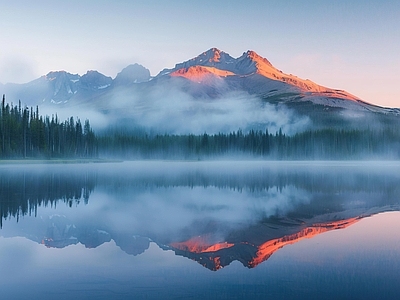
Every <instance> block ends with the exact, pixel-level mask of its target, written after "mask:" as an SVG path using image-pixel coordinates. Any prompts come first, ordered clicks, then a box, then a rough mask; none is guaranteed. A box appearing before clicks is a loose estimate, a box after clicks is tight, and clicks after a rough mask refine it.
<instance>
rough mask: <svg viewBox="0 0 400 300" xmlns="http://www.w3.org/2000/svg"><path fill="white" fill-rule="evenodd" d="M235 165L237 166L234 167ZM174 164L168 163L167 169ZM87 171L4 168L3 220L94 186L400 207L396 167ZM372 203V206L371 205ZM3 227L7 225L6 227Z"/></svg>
mask: <svg viewBox="0 0 400 300" xmlns="http://www.w3.org/2000/svg"><path fill="white" fill-rule="evenodd" d="M233 164H234V163H233ZM167 166H168V165H167ZM174 166H175V165H173V164H172V165H171V168H170V169H168V168H164V169H162V168H154V166H153V167H152V168H149V169H146V170H139V171H138V170H135V169H130V168H126V170H124V171H119V170H118V168H113V167H108V166H106V167H105V168H103V169H101V168H87V169H86V167H84V168H83V170H84V171H82V169H81V168H78V169H73V170H72V171H65V170H63V168H62V167H60V168H52V169H51V171H46V172H43V171H32V170H30V171H19V172H18V171H13V172H11V171H8V172H7V171H5V170H0V215H1V220H0V222H2V220H3V218H4V219H5V218H7V217H10V216H12V217H15V218H17V219H18V218H19V216H21V215H26V214H29V215H31V214H32V213H34V214H36V211H37V208H38V207H40V206H48V205H51V206H53V205H55V204H56V202H58V201H61V202H64V203H67V204H68V205H70V206H71V205H72V204H73V203H75V204H78V203H79V202H81V201H84V202H85V203H87V202H88V200H89V196H90V193H91V192H92V191H93V190H94V188H95V187H96V188H98V189H102V190H104V191H105V192H106V193H110V194H116V195H118V196H119V198H120V199H124V196H126V195H129V197H130V195H133V194H135V193H141V192H143V191H149V190H151V191H154V190H157V189H159V188H170V189H173V188H176V187H184V188H189V189H191V188H194V187H204V188H207V187H215V188H218V189H221V190H225V189H226V190H233V191H237V192H243V191H246V192H247V193H249V194H252V193H255V194H259V195H261V196H262V194H265V193H268V192H269V191H270V190H273V191H275V192H277V193H280V192H281V191H282V190H283V189H284V188H286V187H293V188H294V189H297V190H303V191H306V192H307V193H309V194H310V201H311V202H312V205H307V206H304V207H300V206H299V207H298V210H297V212H298V213H300V211H302V213H303V214H306V215H315V214H319V213H321V212H323V211H327V210H330V211H332V210H339V211H340V210H342V208H341V202H342V201H345V200H346V199H348V198H349V197H348V196H349V195H350V196H351V195H354V194H364V195H365V199H367V200H368V199H370V198H371V197H372V198H374V200H373V203H370V204H371V205H372V206H376V205H381V206H383V205H390V204H392V203H397V202H396V201H398V198H399V195H400V185H399V184H398V182H400V174H399V173H398V172H396V169H395V168H390V167H389V168H354V167H345V168H343V167H339V168H335V167H334V168H308V167H304V166H302V167H298V166H295V167H293V166H291V165H289V166H286V167H280V168H276V167H268V165H266V166H264V167H255V168H254V167H250V168H243V166H242V167H241V168H237V169H235V168H232V167H230V168H228V169H224V168H196V167H195V168H193V167H192V168H184V169H178V170H176V169H174ZM366 204H368V203H366ZM0 224H1V223H0Z"/></svg>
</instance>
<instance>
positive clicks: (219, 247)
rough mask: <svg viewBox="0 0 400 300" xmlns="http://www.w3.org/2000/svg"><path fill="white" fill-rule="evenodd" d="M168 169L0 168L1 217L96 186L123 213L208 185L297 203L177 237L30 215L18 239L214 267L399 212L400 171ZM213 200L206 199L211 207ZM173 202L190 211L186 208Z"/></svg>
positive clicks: (76, 199)
mask: <svg viewBox="0 0 400 300" xmlns="http://www.w3.org/2000/svg"><path fill="white" fill-rule="evenodd" d="M145 166H146V165H145ZM165 166H167V167H170V168H157V167H154V165H153V167H149V168H147V169H135V168H131V167H130V166H129V165H127V167H123V168H122V170H121V169H118V166H116V165H110V166H108V165H106V164H105V165H102V166H96V167H93V166H84V167H78V168H72V169H67V170H65V169H64V168H62V167H57V168H51V169H50V170H46V171H43V170H41V171H38V170H36V171H35V170H34V169H30V171H22V170H20V171H15V170H14V171H11V170H8V171H6V170H0V210H1V220H2V219H3V218H9V217H15V218H17V220H18V218H19V217H20V216H21V215H26V214H29V215H34V216H36V213H37V210H38V207H40V206H56V204H57V203H58V202H61V203H65V204H66V205H67V206H72V205H77V204H79V203H80V202H85V203H88V200H89V197H90V196H91V193H92V192H93V191H94V189H95V188H96V190H97V189H98V190H100V191H101V192H103V193H105V194H106V195H110V196H111V197H110V198H112V199H113V201H117V202H119V203H114V204H117V205H120V207H125V202H124V201H132V199H134V197H133V196H134V195H135V194H138V195H140V194H148V195H153V193H154V195H156V196H157V197H158V198H159V199H161V200H160V201H163V200H162V199H163V195H164V194H165V193H164V192H165V191H166V190H167V189H168V190H170V191H172V194H173V195H175V192H174V191H175V190H174V189H176V188H179V190H182V188H184V189H185V190H186V191H188V192H189V193H190V191H191V190H193V193H196V191H198V190H199V189H195V188H200V189H202V188H204V189H205V190H207V188H209V187H212V188H214V189H215V188H216V189H219V190H222V191H223V192H224V191H234V193H231V194H230V195H233V196H234V195H236V193H237V194H244V195H245V198H246V197H247V198H248V201H249V202H251V201H252V197H254V199H266V201H269V199H271V197H274V196H276V195H279V194H284V193H286V194H285V195H286V196H287V197H288V198H289V200H293V203H294V204H295V205H294V206H293V207H292V208H291V209H290V210H289V211H287V212H285V213H277V214H276V215H273V216H268V217H264V218H263V219H262V220H260V221H257V223H253V224H247V225H246V224H243V226H242V225H241V227H240V228H238V227H235V228H233V227H232V228H230V227H229V226H226V227H224V226H225V225H226V224H223V223H222V221H220V220H217V219H215V220H214V219H213V220H210V219H207V220H202V219H201V218H198V219H197V220H193V223H189V224H185V225H184V226H183V225H182V228H180V229H179V230H178V231H179V232H173V236H171V235H165V234H164V233H165V232H164V231H162V230H160V231H159V232H158V231H157V229H154V231H140V230H138V229H132V227H130V226H125V224H124V223H119V224H120V225H119V226H113V225H112V223H113V222H109V221H110V220H109V219H108V218H109V217H110V216H111V215H112V214H111V213H110V214H109V215H108V214H107V212H104V215H101V216H97V215H96V217H95V218H94V219H92V220H87V219H86V218H83V219H79V220H72V219H68V218H67V217H65V216H58V215H54V216H51V217H49V218H47V219H46V218H43V219H41V220H38V219H39V218H36V219H34V222H35V223H37V224H36V225H35V226H29V228H25V232H24V233H23V234H22V235H23V236H26V237H27V238H29V239H33V240H35V241H36V242H39V243H43V244H44V245H46V246H47V247H56V248H63V247H67V246H69V245H72V244H77V243H81V244H83V245H85V246H86V247H88V248H94V247H98V246H100V245H101V244H103V243H107V242H110V241H111V240H113V241H114V242H115V243H116V245H117V246H118V247H120V248H121V249H122V250H123V251H125V252H126V253H128V254H130V255H138V254H140V253H142V252H144V251H145V250H146V249H147V248H148V247H149V243H150V241H154V242H156V243H157V244H158V245H159V246H160V247H161V248H163V249H166V250H173V251H174V252H175V253H176V254H177V255H181V256H185V257H189V258H191V259H193V260H196V261H198V262H199V263H200V264H202V265H204V266H205V267H207V268H209V269H211V270H217V269H219V268H221V267H224V266H226V265H229V264H230V263H231V262H232V261H234V260H237V261H240V262H241V263H242V264H243V265H244V266H246V267H255V266H257V265H258V264H259V263H261V262H262V261H265V260H267V259H268V258H269V257H270V256H271V255H272V254H273V253H274V252H275V251H277V250H278V249H279V248H281V247H283V246H285V245H287V244H291V243H294V242H296V241H298V240H300V239H302V238H310V237H312V236H315V235H317V234H319V233H322V232H326V231H329V230H333V229H340V228H345V227H347V226H349V225H351V224H353V223H354V222H355V221H357V220H359V219H360V218H363V217H365V216H368V215H373V214H376V213H379V212H385V211H390V210H399V205H400V197H399V195H400V185H399V184H398V182H399V181H400V174H398V172H397V171H396V170H397V169H396V168H393V167H387V168H359V167H357V168H354V167H339V168H325V167H324V168H309V167H305V166H301V167H299V166H294V167H293V166H290V165H289V166H287V167H279V168H274V167H269V166H268V165H265V166H263V167H259V166H256V167H254V165H253V167H249V168H246V167H243V165H242V167H241V168H234V167H232V166H230V167H229V168H226V169H224V168H218V167H210V168H209V166H211V165H207V167H206V168H202V167H201V166H204V165H202V164H201V163H200V164H199V165H196V164H195V165H194V166H195V167H193V165H192V167H188V168H180V169H179V168H174V167H176V166H178V165H176V164H166V165H164V167H165ZM180 166H182V165H180ZM199 166H200V167H199ZM214 189H210V190H211V191H212V190H214ZM170 194H171V193H170ZM177 194H178V193H177ZM218 195H220V194H218ZM299 197H306V198H307V201H296V199H297V198H299ZM247 198H246V201H247ZM210 199H211V198H210ZM218 199H219V198H218ZM218 199H216V198H212V201H214V202H215V201H218ZM241 199H243V198H241ZM229 200H230V201H232V202H234V201H238V200H237V199H236V200H235V199H231V198H230V199H229ZM155 203H157V202H155ZM178 203H179V204H177V205H186V204H187V205H189V204H190V203H186V202H185V201H182V202H178ZM171 205H172V204H171ZM170 208H171V210H170V211H169V212H168V213H172V214H173V213H174V209H176V210H177V211H180V209H181V208H180V207H178V208H177V207H170ZM123 213H124V215H123V216H121V215H119V217H121V218H122V217H126V216H129V218H134V216H135V214H134V212H132V211H124V212H123ZM136 213H137V212H136ZM146 213H147V212H146ZM150 215H151V214H150ZM105 220H108V221H105ZM178 220H179V219H177V222H179V221H178ZM36 221H37V222H36ZM151 222H153V221H151ZM39 223H40V224H39ZM154 223H156V222H154ZM179 225H181V224H179ZM161 226H164V225H161ZM178 228H179V227H178ZM33 237H35V238H33Z"/></svg>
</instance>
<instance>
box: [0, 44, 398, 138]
mask: <svg viewBox="0 0 400 300" xmlns="http://www.w3.org/2000/svg"><path fill="white" fill-rule="evenodd" d="M0 92H1V93H5V94H6V95H7V99H8V101H9V102H13V103H17V102H18V100H21V102H22V103H23V104H27V105H33V106H35V105H41V106H47V107H48V108H50V109H51V110H54V111H57V110H58V109H60V108H61V107H70V108H74V109H77V110H80V111H87V110H98V111H100V112H101V113H102V114H107V115H108V116H109V117H110V116H112V118H113V119H125V120H129V121H128V122H129V123H132V122H131V121H132V120H131V119H134V120H133V121H134V122H133V123H134V124H136V125H140V126H144V127H146V126H150V125H149V123H151V122H149V120H154V116H157V118H159V119H160V120H161V121H160V122H159V123H158V124H157V128H158V129H160V128H161V129H163V130H167V129H168V128H164V125H163V124H165V122H168V120H170V119H171V118H172V119H175V120H178V119H182V118H183V117H182V116H181V115H177V114H178V112H179V113H181V114H186V115H185V116H187V115H189V116H197V117H198V118H201V119H204V118H207V116H208V117H209V119H210V120H215V119H216V118H220V117H221V116H222V115H226V114H227V113H229V112H230V111H232V107H234V106H235V105H236V104H235V103H234V104H233V106H230V107H229V108H226V109H225V111H222V110H224V109H223V108H221V107H218V108H215V107H214V106H218V105H217V104H218V103H221V106H222V105H223V104H222V103H224V100H226V99H232V98H235V97H236V98H240V99H242V100H243V99H245V101H247V102H248V103H247V104H245V106H246V107H244V108H240V109H239V111H238V112H237V113H239V112H240V111H247V112H250V111H252V113H249V114H248V116H247V115H246V116H244V117H243V118H244V119H246V120H251V119H252V118H253V115H254V112H257V111H258V110H260V109H261V111H262V110H265V109H266V108H265V107H270V106H271V105H272V106H273V107H277V110H279V109H280V110H282V109H281V108H282V107H285V108H289V109H290V110H291V111H293V112H295V113H296V114H297V115H298V116H300V117H304V118H309V119H311V121H312V122H313V124H314V125H318V126H322V127H323V126H327V125H329V126H330V127H332V126H333V127H335V126H339V127H340V126H342V127H347V126H350V124H353V123H354V121H355V122H359V121H360V119H362V118H363V117H365V116H373V117H374V118H375V117H378V118H380V121H379V122H381V123H382V122H383V123H389V124H394V123H396V124H397V123H398V115H400V109H398V108H383V107H380V106H377V105H373V104H370V103H367V102H365V101H363V100H362V99H360V98H358V97H357V96H354V95H352V94H350V93H348V92H346V91H343V90H338V89H332V88H328V87H324V86H321V85H318V84H317V83H315V82H313V81H311V80H308V79H301V78H298V77H297V76H295V75H292V74H286V73H284V72H282V71H281V70H279V69H277V68H276V67H274V66H273V65H272V64H271V62H269V61H268V60H267V59H266V58H263V57H261V56H260V55H258V54H257V53H256V52H254V51H247V52H244V53H243V54H242V55H241V56H240V57H238V58H233V57H232V56H230V55H229V54H228V53H225V52H223V51H221V50H219V49H217V48H212V49H209V50H208V51H206V52H203V53H201V54H200V55H198V56H197V57H195V58H192V59H190V60H187V61H184V62H181V63H177V64H176V65H175V67H173V68H171V69H164V70H162V71H161V72H160V73H159V74H158V75H156V76H155V77H151V76H150V71H149V70H148V69H146V68H145V67H143V66H141V65H139V64H133V65H129V66H127V67H126V68H124V69H123V70H122V71H121V72H120V73H118V75H117V76H116V77H115V78H114V79H112V78H111V77H107V76H105V75H103V74H101V73H99V72H97V71H88V72H87V73H86V74H84V75H83V76H80V75H78V74H71V73H68V72H66V71H57V72H50V73H48V74H47V75H45V76H42V77H40V78H38V79H36V80H33V81H31V82H29V83H26V84H6V85H0ZM232 95H234V96H232ZM238 95H239V96H238ZM250 98H251V99H253V98H256V99H258V102H259V105H258V107H256V108H254V107H253V106H254V105H253V106H251V105H249V101H250V100H248V99H250ZM246 99H247V100H246ZM190 101H192V102H190ZM200 103H202V104H201V105H200ZM206 103H209V104H206ZM236 103H237V102H236ZM231 104H232V103H231ZM268 105H269V106H268ZM242 106H243V105H242ZM217 111H219V113H217V114H216V116H215V117H214V115H212V116H210V114H212V113H213V112H214V113H215V112H217ZM280 112H281V111H280ZM161 113H163V114H164V115H163V117H159V116H158V115H159V114H161ZM235 113H236V111H235ZM265 115H266V116H264V117H262V116H259V118H258V119H255V120H252V122H249V124H250V123H251V124H250V125H249V126H253V125H254V124H258V126H260V128H265V126H269V125H270V124H276V127H277V128H279V127H282V124H277V123H279V122H277V121H276V120H273V118H272V119H271V118H269V117H270V116H271V113H270V112H269V113H266V114H265ZM286 115H287V114H286V112H284V113H283V114H282V115H281V116H280V117H277V119H282V120H283V119H285V116H286ZM235 118H236V119H237V115H235V114H234V115H232V116H231V117H229V118H227V119H228V120H232V119H235ZM263 118H264V119H266V118H269V119H270V120H269V121H268V122H267V121H265V122H264V121H263ZM382 118H383V119H385V120H383V121H382V120H381V119H382ZM349 120H350V121H349ZM223 122H225V121H224V119H220V121H219V123H223ZM287 122H289V123H293V124H295V123H296V121H293V120H288V121H287ZM152 123H154V122H152ZM172 123H173V122H172ZM194 123H195V122H194V121H193V124H194ZM197 123H199V122H197ZM200 123H201V122H200ZM359 124H361V123H359ZM152 125H153V124H152ZM295 125H296V124H295ZM363 125H365V122H364V123H363ZM199 126H200V125H199ZM199 126H198V130H199V132H204V131H206V130H209V127H204V128H203V127H199ZM235 126H236V127H235ZM296 126H297V125H296ZM167 127H168V126H167ZM210 127H212V126H211V125H210ZM239 127H240V128H247V125H246V124H243V122H242V123H239V124H231V126H227V128H228V130H232V128H233V129H237V128H239ZM176 128H182V126H181V125H179V126H178V125H175V127H174V128H172V129H171V130H170V131H172V132H173V131H175V132H176ZM221 128H222V129H221ZM219 129H221V130H224V128H223V127H222V126H220V128H219ZM167 131H168V130H167Z"/></svg>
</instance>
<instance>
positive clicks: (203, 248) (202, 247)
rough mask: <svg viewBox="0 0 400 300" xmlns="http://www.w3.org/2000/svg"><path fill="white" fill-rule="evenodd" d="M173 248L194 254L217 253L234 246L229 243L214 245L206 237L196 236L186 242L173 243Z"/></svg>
mask: <svg viewBox="0 0 400 300" xmlns="http://www.w3.org/2000/svg"><path fill="white" fill-rule="evenodd" d="M170 246H171V247H173V248H176V249H179V250H183V251H189V252H192V253H206V252H216V251H219V250H221V249H226V248H230V247H232V246H234V244H230V243H227V242H222V243H215V244H212V243H210V242H208V239H207V237H205V236H196V237H193V238H191V239H189V240H187V241H185V242H177V243H171V244H170Z"/></svg>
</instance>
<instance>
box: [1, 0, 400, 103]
mask: <svg viewBox="0 0 400 300" xmlns="http://www.w3.org/2000/svg"><path fill="white" fill-rule="evenodd" d="M211 47H217V48H219V49H221V50H223V51H225V52H227V53H229V54H231V55H232V56H233V57H238V56H240V55H241V54H242V53H243V52H245V51H247V50H249V49H250V50H254V51H256V52H257V53H259V54H260V55H262V56H264V57H266V58H267V59H268V60H270V61H271V63H272V64H273V65H274V66H276V67H277V68H278V69H281V70H282V71H284V72H286V73H292V74H295V75H297V76H299V77H301V78H309V79H311V80H313V81H315V82H317V83H319V84H322V85H325V86H328V87H332V88H340V89H345V90H347V91H348V92H350V93H352V94H355V95H357V96H359V97H361V98H362V99H364V100H366V101H368V102H371V103H375V104H379V105H384V106H395V107H400V84H399V80H400V1H398V0H392V1H389V0H380V1H378V0H374V1H368V0H365V1H361V0H360V1H352V0H347V1H343V0H336V1H329V2H328V1H321V0H320V1H316V0H304V1H301V0H297V1H295V0H287V1H282V0H281V1H278V0H276V1H275V0H273V1H260V0H247V1H210V0H203V1H188V0H186V1H183V0H168V1H161V0H160V1H154V0H142V1H141V0H138V1H134V0H130V1H123V0H113V1H110V0H97V1H84V0H80V1H78V0H70V1H57V0H52V1H48V0H37V1H27V0H12V1H8V0H6V1H5V0H0V82H2V83H6V82H27V81H30V80H33V79H35V78H37V77H39V76H41V75H44V74H46V73H47V72H49V71H52V70H66V71H68V72H71V73H79V74H81V75H82V74H84V73H85V72H86V71H87V70H91V69H97V70H98V71H100V72H102V73H104V74H105V75H108V76H112V77H115V75H116V74H117V73H118V72H119V71H120V70H121V69H122V68H124V67H125V66H127V65H128V64H131V63H139V64H142V65H143V66H145V67H147V68H148V69H150V72H151V74H152V75H156V74H157V73H158V72H159V71H161V69H163V68H171V67H173V66H174V65H175V63H178V62H182V61H184V60H187V59H190V58H192V57H195V56H197V55H198V54H200V53H201V52H203V51H206V50H208V49H209V48H211Z"/></svg>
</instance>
